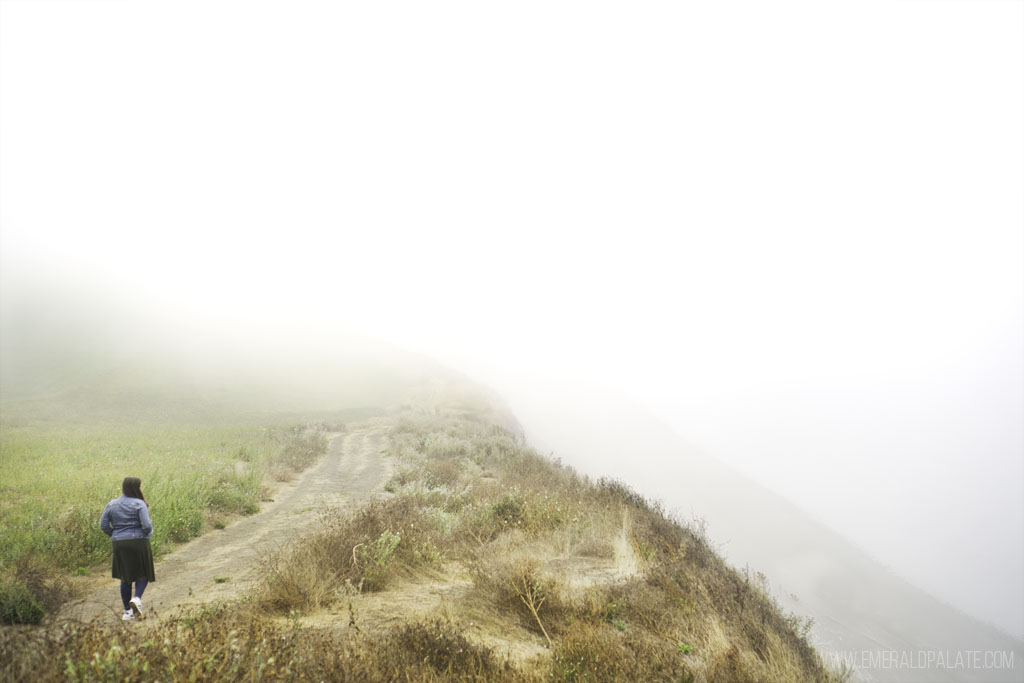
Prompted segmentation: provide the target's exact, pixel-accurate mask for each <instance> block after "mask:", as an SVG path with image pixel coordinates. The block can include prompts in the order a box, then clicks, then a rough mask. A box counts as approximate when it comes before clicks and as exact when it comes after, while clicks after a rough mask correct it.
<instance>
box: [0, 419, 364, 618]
mask: <svg viewBox="0 0 1024 683" xmlns="http://www.w3.org/2000/svg"><path fill="white" fill-rule="evenodd" d="M367 412H368V411H367V410H359V411H356V410H350V411H337V412H334V413H331V414H321V415H295V414H291V415H289V414H281V413H276V414H268V413H258V414H253V413H250V414H245V413H242V412H234V413H232V412H230V411H225V410H223V409H218V410H214V409H211V410H207V411H203V410H198V409H183V408H182V407H181V406H180V405H175V404H173V403H161V404H147V403H145V402H141V403H139V402H137V403H134V404H131V405H120V406H118V405H116V404H115V405H114V406H113V407H112V405H111V404H110V403H104V404H102V405H95V406H89V405H88V404H83V403H82V402H81V401H79V400H72V401H67V400H56V399H53V400H36V401H22V402H7V403H4V404H2V405H0V589H2V592H3V594H4V595H12V594H16V595H17V596H21V597H20V598H19V599H25V596H26V593H25V591H26V590H27V591H28V592H29V593H31V594H33V595H35V597H36V598H37V599H38V600H39V603H40V605H44V604H45V606H46V607H47V608H50V609H52V608H54V607H56V603H58V602H59V599H61V598H66V597H67V591H66V581H62V580H61V577H67V576H69V575H70V574H71V573H73V572H74V573H87V572H89V571H90V570H92V569H95V568H96V567H98V566H100V565H103V564H104V563H105V562H107V561H108V558H109V552H110V540H109V539H108V538H107V536H106V535H104V534H103V532H102V531H100V529H99V518H100V515H101V513H102V511H103V507H104V505H105V504H106V503H107V502H108V501H109V500H111V499H112V498H116V497H117V496H119V495H120V485H121V480H122V479H123V478H124V477H125V476H137V477H139V478H141V479H142V490H143V493H144V494H145V496H146V500H147V502H148V503H149V505H150V510H151V515H152V518H153V522H154V536H153V548H154V551H155V552H156V553H157V554H158V555H159V554H162V553H165V552H167V551H168V550H169V549H170V548H171V547H172V545H173V544H174V543H178V542H183V541H187V540H188V539H190V538H192V537H194V536H197V535H199V534H201V533H203V532H204V531H206V530H208V529H210V528H216V527H221V526H223V524H224V523H226V521H227V520H229V519H230V518H231V517H233V516H238V515H249V514H252V513H254V512H257V511H258V510H259V507H260V503H261V501H262V500H264V499H265V497H266V495H267V494H266V487H265V482H266V481H268V480H269V481H273V480H284V479H288V478H290V477H291V475H292V474H294V473H295V472H298V471H301V470H302V469H305V468H306V467H308V466H309V465H310V464H312V463H313V462H314V461H315V460H316V459H317V458H318V457H319V456H320V455H321V454H322V453H323V452H324V451H325V449H326V443H327V441H326V433H327V432H328V431H329V430H340V429H344V421H345V420H347V419H352V418H355V417H359V416H361V415H365V414H367ZM61 586H63V587H61ZM12 591H13V593H12ZM0 597H2V596H0ZM10 599H12V598H5V600H7V601H10ZM0 602H4V600H0ZM30 611H31V613H32V614H34V615H36V616H38V615H39V614H40V613H39V611H38V610H30ZM7 620H8V621H10V620H20V619H18V618H16V617H11V615H10V614H8V618H7Z"/></svg>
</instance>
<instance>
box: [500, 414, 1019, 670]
mask: <svg viewBox="0 0 1024 683" xmlns="http://www.w3.org/2000/svg"><path fill="white" fill-rule="evenodd" d="M564 398H565V397H559V396H552V397H550V400H548V401H530V402H522V403H520V404H515V408H516V410H517V412H518V413H519V414H520V416H521V418H522V420H523V423H524V425H525V426H526V428H527V435H528V436H529V438H530V439H531V440H532V441H533V442H534V443H536V444H537V445H538V446H539V447H542V448H543V449H544V451H545V452H552V453H554V454H555V455H558V456H560V457H562V458H564V459H565V460H566V462H568V463H570V464H572V465H574V466H576V467H579V468H580V469H582V470H584V471H600V472H607V473H608V474H610V475H611V476H618V477H621V478H622V479H623V480H624V481H627V482H629V483H630V484H631V485H633V486H636V487H638V488H640V489H642V490H644V491H645V492H648V493H649V494H650V495H652V496H656V497H657V498H659V499H660V500H662V501H664V502H665V504H666V505H667V506H669V507H670V508H672V509H678V510H680V511H681V512H682V514H684V515H685V516H688V517H689V516H696V517H699V518H701V519H703V520H704V521H705V522H706V523H707V533H708V536H709V538H710V539H711V542H712V543H713V545H714V546H715V547H716V548H718V549H719V550H720V552H722V554H723V555H724V556H725V557H726V558H727V559H728V561H729V562H730V563H731V564H732V565H733V566H739V567H742V566H750V567H754V568H756V569H757V570H758V571H760V572H763V573H764V574H765V575H766V577H767V578H768V580H769V582H770V584H771V586H772V588H773V591H774V592H775V593H776V594H777V595H779V596H780V600H781V602H782V604H783V605H785V606H786V607H787V608H788V609H791V610H794V611H796V612H799V613H800V614H803V615H806V616H808V617H811V618H813V619H814V626H813V628H812V629H811V631H810V639H811V641H812V642H813V643H814V645H815V646H816V647H817V648H819V650H821V651H822V653H823V655H824V656H825V657H826V658H827V659H829V660H830V661H840V660H847V661H849V662H850V663H851V664H854V665H856V674H855V676H854V680H861V681H865V682H875V681H877V682H880V683H900V682H901V681H902V682H906V683H925V682H929V681H936V682H938V681H964V682H974V681H978V682H982V681H990V682H999V683H1005V682H1009V681H1019V680H1024V644H1022V643H1021V642H1020V641H1017V640H1015V639H1013V638H1011V637H1009V636H1008V635H1006V634H1004V633H1002V632H1000V631H999V630H997V629H995V628H994V627H992V626H990V625H987V624H984V623H981V622H979V621H978V620H976V619H974V618H972V617H970V616H968V615H966V614H964V613H962V612H960V611H958V610H956V609H954V608H952V607H950V606H948V605H946V604H945V603H943V602H941V601H939V600H937V599H935V598H934V597H932V596H930V595H928V594H926V593H925V592H923V591H922V590H920V589H918V588H916V587H914V586H912V585H911V584H910V583H908V582H907V581H905V580H903V579H902V578H900V577H899V576H896V575H895V574H893V573H892V572H890V571H888V570H887V569H886V568H884V567H883V566H882V565H881V564H880V563H878V562H877V561H876V560H875V559H873V558H871V557H870V556H868V555H867V554H866V553H865V552H863V551H861V550H860V549H859V548H857V547H856V546H855V545H854V544H852V543H851V542H850V541H849V540H847V539H845V538H843V537H842V536H840V535H838V534H836V533H835V532H834V531H832V530H831V529H829V528H827V527H826V526H824V525H822V524H820V523H818V522H816V521H815V520H813V519H811V518H810V517H809V516H808V515H807V514H806V513H805V512H804V511H803V510H801V509H799V508H798V507H796V506H794V505H793V504H791V503H789V502H788V501H786V500H785V499H783V498H782V497H780V496H778V495H776V494H774V493H772V492H771V491H768V490H767V489H765V488H764V487H762V486H760V485H758V484H756V483H755V482H753V481H751V480H749V479H748V478H746V477H744V476H742V475H740V474H739V473H738V472H736V471H734V470H732V469H731V468H729V467H727V466H726V465H724V464H723V463H721V462H720V461H718V460H716V459H714V458H711V457H709V456H707V455H705V454H703V453H701V452H700V451H699V450H698V449H696V448H694V447H693V446H692V445H690V444H688V443H686V442H685V441H684V440H683V439H681V438H680V437H679V436H678V435H677V434H676V433H675V432H673V431H672V430H671V429H670V428H669V427H667V426H666V425H665V424H664V423H662V422H660V421H659V420H657V419H656V418H655V417H654V416H652V415H650V414H648V413H645V412H644V411H643V410H642V409H640V408H638V407H637V406H636V405H634V404H631V403H629V402H628V401H625V400H622V399H618V398H616V397H613V396H600V395H597V394H590V395H589V396H588V397H587V398H586V399H581V398H580V397H574V398H575V400H574V401H572V402H566V401H565V400H564ZM636 451H640V452H642V453H643V457H641V458H635V459H634V458H628V457H627V458H624V457H623V454H628V453H632V452H636ZM648 463H657V468H656V469H651V468H650V467H649V466H648V465H647V464H648ZM821 485H822V486H831V485H837V483H836V482H822V483H821ZM865 504H878V503H877V502H874V501H866V502H865ZM950 552H956V543H955V541H954V540H952V539H951V546H950ZM958 653H963V654H964V655H965V656H970V657H973V655H972V654H970V653H982V654H981V657H982V663H984V657H985V656H986V655H985V653H992V657H995V658H998V659H999V660H1000V662H998V663H1000V664H1002V665H1000V666H993V667H992V668H976V667H973V666H971V667H966V666H965V667H962V668H957V667H956V666H955V664H954V665H953V666H938V665H936V664H933V665H932V666H924V667H920V666H910V665H908V664H907V663H906V662H904V664H903V665H900V666H893V661H892V657H904V656H909V657H911V658H913V660H912V662H911V663H916V662H918V661H919V658H927V657H928V656H932V655H933V656H936V657H938V656H943V657H945V658H946V659H947V660H953V661H954V662H955V658H956V656H957V654H958ZM872 657H875V658H876V659H875V660H872ZM887 658H888V659H887ZM993 663H996V662H993ZM1005 664H1011V665H1010V666H1005Z"/></svg>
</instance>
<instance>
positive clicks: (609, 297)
mask: <svg viewBox="0 0 1024 683" xmlns="http://www.w3.org/2000/svg"><path fill="white" fill-rule="evenodd" d="M0 11H2V17H0V259H2V262H0V265H2V268H3V278H4V279H3V286H4V287H5V288H7V293H8V294H10V293H11V292H12V291H14V292H15V295H16V291H17V288H18V287H19V286H20V284H19V283H21V282H24V281H26V280H27V279H37V280H53V279H57V280H61V281H64V282H71V283H78V282H81V283H85V282H89V283H96V282H101V283H103V284H104V286H113V287H116V288H120V289H123V290H124V291H128V292H132V293H134V294H136V295H138V296H139V297H141V298H142V299H143V300H144V301H146V302H147V303H148V304H149V305H151V306H152V307H153V308H155V309H156V310H166V311H167V312H168V314H169V315H196V314H198V315H201V316H203V317H204V318H206V319H208V320H227V321H230V320H247V319H253V318H259V319H263V320H272V321H275V322H276V321H279V322H280V323H281V324H282V325H283V324H304V321H308V320H312V319H316V320H318V321H320V322H323V321H328V322H336V323H338V324H339V325H344V326H347V327H351V328H355V329H359V330H363V331H367V332H369V333H371V334H375V335H378V336H380V337H382V338H386V339H390V340H393V341H395V342H397V343H399V344H402V345H405V346H408V347H410V348H414V349H418V350H421V351H425V352H427V353H429V354H433V355H435V356H438V357H440V358H442V359H445V360H448V361H450V362H454V363H456V364H458V365H459V366H461V367H463V368H466V369H468V370H470V371H471V372H474V373H476V374H477V375H478V376H479V377H481V378H482V379H485V380H488V381H492V382H494V383H495V384H497V385H499V386H500V385H502V384H503V383H504V384H509V385H510V384H512V383H514V382H517V381H518V382H520V383H523V382H525V381H527V380H530V381H535V382H536V384H535V386H538V387H542V386H543V383H544V382H545V381H547V380H549V379H551V378H553V377H561V378H566V377H567V378H570V379H580V380H586V381H589V382H596V383H600V384H603V385H606V386H608V387H611V388H614V389H615V390H619V391H623V392H625V393H627V394H629V395H630V396H632V397H634V398H636V399H637V400H640V401H641V402H643V403H644V404H646V405H648V406H650V407H651V408H652V409H653V410H654V411H656V412H657V413H658V414H660V415H662V416H663V417H665V418H666V419H668V420H669V421H670V422H672V423H673V424H674V425H676V426H677V428H678V429H679V431H680V433H682V434H683V435H685V436H686V437H688V438H689V439H690V440H692V441H694V442H697V443H699V444H701V445H702V446H703V447H704V448H705V449H706V450H708V451H709V452H711V453H713V454H715V455H718V456H719V457H722V458H723V459H725V460H727V461H728V462H730V463H732V464H733V465H735V466H736V467H737V468H738V469H740V470H742V471H745V472H747V473H749V474H750V475H752V476H753V477H754V478H756V479H758V480H759V481H761V482H763V483H765V484H766V485H768V486H770V487H771V488H773V489H775V490H777V491H780V492H782V493H784V494H785V495H787V496H788V497H790V498H791V499H792V500H794V501H795V502H797V503H798V504H800V505H802V506H803V507H805V508H806V509H808V510H810V511H811V512H812V513H814V514H815V515H817V516H819V517H820V518H821V519H823V520H825V521H826V522H828V523H830V524H832V525H834V526H835V527H836V528H838V529H839V530H840V531H842V532H844V533H846V534H848V535H849V536H851V537H852V538H854V539H855V540H857V541H858V542H860V543H862V544H863V545H864V546H865V547H866V548H867V549H868V550H869V551H871V552H873V553H874V554H876V555H877V556H878V557H880V558H881V559H882V560H883V561H885V562H887V563H889V564H891V565H892V566H893V567H894V568H896V569H897V570H898V571H900V572H901V573H903V574H905V575H907V576H908V577H909V578H911V579H913V580H915V581H916V582H918V583H920V584H921V585H922V586H924V587H925V588H928V589H929V590H932V591H933V592H935V593H937V594H939V595H941V596H943V597H945V598H947V599H949V600H952V601H954V602H955V603H956V604H958V605H960V606H962V607H965V608H967V609H969V610H970V611H972V612H973V613H975V614H979V615H981V616H983V617H985V618H987V619H991V620H995V621H996V622H997V623H999V624H1000V625H1002V626H1003V627H1004V628H1007V629H1009V630H1011V631H1012V632H1013V633H1015V634H1016V635H1017V636H1018V637H1020V636H1021V635H1024V593H1022V590H1024V589H1022V588H1021V586H1022V585H1024V582H1022V581H1021V579H1022V578H1024V549H1022V541H1021V539H1022V538H1024V499H1022V488H1024V464H1022V460H1024V428H1022V419H1024V418H1022V416H1024V192H1022V188H1024V125H1022V121H1024V4H1022V3H1021V2H1014V1H999V0H993V1H984V2H982V1H978V2H973V1H964V2H955V1H952V2H943V1H929V0H906V1H900V0H891V1H888V2H870V1H866V2H865V1H863V0H859V1H857V2H824V1H816V2H781V1H780V2H770V3H768V2H744V3H729V2H705V3H679V2H664V3H662V2H586V3H565V2H557V1H555V2H552V1H550V0H548V1H545V2H516V3H504V4H498V3H486V2H465V3H451V2H437V3H411V2H410V3H402V2H392V3H358V4H357V3H338V2H301V1H300V2H288V3H269V2H252V1H248V2H220V1H217V0H203V1H202V2H188V1H181V0H175V1H174V2H151V1H145V0H136V1H133V2H123V1H114V2H94V1H89V0H79V1H76V2H62V1H59V0H53V1H48V0H0Z"/></svg>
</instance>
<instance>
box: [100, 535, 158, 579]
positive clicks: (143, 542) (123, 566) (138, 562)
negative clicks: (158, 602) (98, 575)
mask: <svg viewBox="0 0 1024 683" xmlns="http://www.w3.org/2000/svg"><path fill="white" fill-rule="evenodd" d="M111 576H113V577H114V578H115V579H121V580H122V581H138V580H140V579H145V580H146V581H156V574H155V573H154V571H153V550H152V548H150V547H149V539H148V538H126V539H124V540H123V541H114V566H113V569H112V570H111Z"/></svg>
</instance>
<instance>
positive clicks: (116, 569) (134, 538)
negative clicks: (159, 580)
mask: <svg viewBox="0 0 1024 683" xmlns="http://www.w3.org/2000/svg"><path fill="white" fill-rule="evenodd" d="M121 492H122V494H123V495H122V496H121V497H120V498H115V499H114V500H112V501H110V502H109V503H107V507H106V508H105V509H104V510H103V517H102V518H101V519H100V528H101V529H103V533H105V534H106V535H107V536H110V537H111V539H113V541H114V565H113V569H112V576H113V577H114V578H115V579H121V602H122V603H124V616H122V617H121V619H122V620H124V621H132V620H133V619H135V618H136V617H140V616H142V592H143V591H145V590H146V585H147V584H148V583H149V582H150V581H155V580H156V575H155V574H154V572H153V551H152V549H151V548H150V547H149V539H150V538H152V537H153V522H151V521H150V519H149V506H148V505H146V499H145V498H143V497H142V480H141V479H139V478H138V477H125V478H124V481H123V482H121ZM133 581H134V582H135V597H132V582H133Z"/></svg>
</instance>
